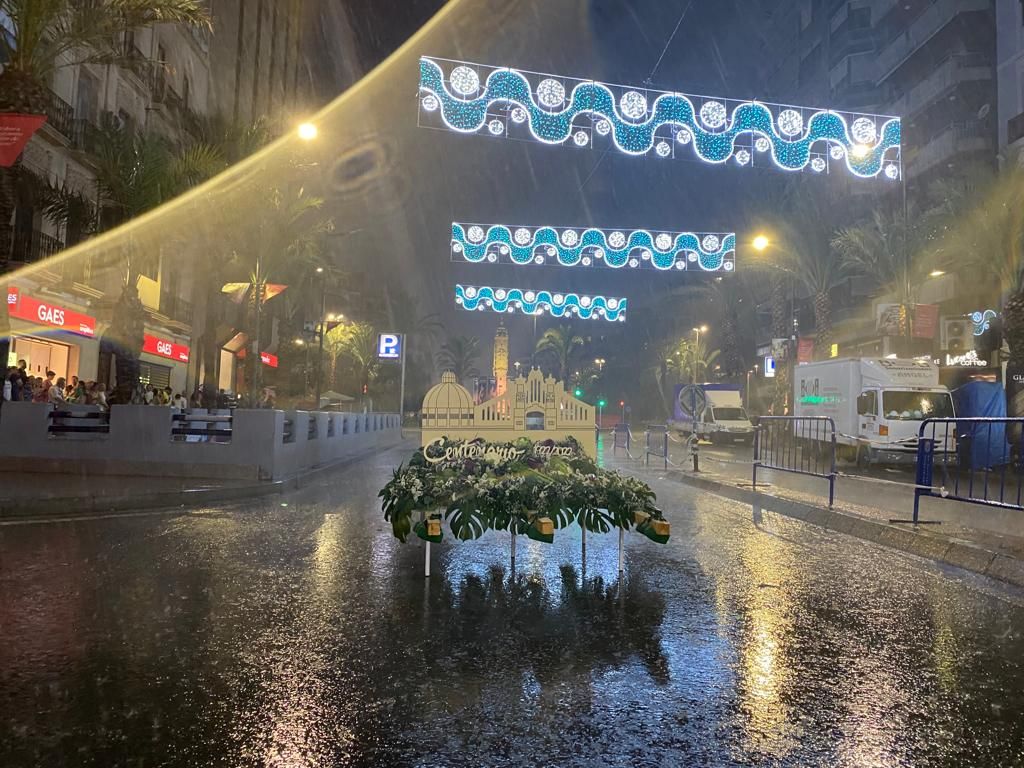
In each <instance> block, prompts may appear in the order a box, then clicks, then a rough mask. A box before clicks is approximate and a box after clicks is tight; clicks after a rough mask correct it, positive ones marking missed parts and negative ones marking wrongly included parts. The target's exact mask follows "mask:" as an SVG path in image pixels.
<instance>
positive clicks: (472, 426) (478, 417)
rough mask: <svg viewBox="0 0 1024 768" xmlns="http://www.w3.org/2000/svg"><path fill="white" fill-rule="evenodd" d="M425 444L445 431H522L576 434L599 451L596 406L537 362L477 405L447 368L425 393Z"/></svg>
mask: <svg viewBox="0 0 1024 768" xmlns="http://www.w3.org/2000/svg"><path fill="white" fill-rule="evenodd" d="M422 414H423V422H422V424H423V429H422V432H421V436H422V440H423V445H427V444H428V443H431V442H433V441H434V440H437V439H439V438H442V437H448V438H452V439H465V440H472V439H474V438H477V437H479V438H483V439H484V440H487V441H490V442H509V441H512V440H515V439H516V438H519V437H528V438H530V439H531V440H534V441H541V440H548V439H551V440H564V439H565V438H567V437H573V438H575V439H576V440H577V441H578V442H579V443H580V445H581V446H582V447H583V450H584V451H585V452H586V453H587V454H589V455H590V456H594V455H595V450H596V439H595V433H594V427H595V424H594V406H592V405H590V404H589V403H585V402H583V401H582V400H577V399H576V398H575V397H573V396H572V395H570V394H569V393H567V392H566V391H565V387H564V385H563V384H562V382H560V381H557V380H556V379H554V378H552V377H547V378H545V377H544V374H543V373H541V372H540V371H539V370H537V369H536V368H534V369H533V370H531V371H530V372H529V374H528V375H527V376H519V377H517V378H515V379H513V380H512V381H510V382H509V383H508V391H506V392H504V393H503V394H501V395H498V396H497V397H494V398H492V399H490V400H488V401H486V402H484V403H480V405H473V398H472V397H471V396H470V394H469V391H468V390H467V389H466V388H465V387H463V386H460V385H459V383H458V382H457V381H456V380H455V374H453V373H452V372H451V371H445V372H444V374H442V375H441V383H440V384H438V385H437V386H435V387H432V388H431V389H430V390H429V391H428V392H427V394H426V396H425V397H424V398H423V409H422Z"/></svg>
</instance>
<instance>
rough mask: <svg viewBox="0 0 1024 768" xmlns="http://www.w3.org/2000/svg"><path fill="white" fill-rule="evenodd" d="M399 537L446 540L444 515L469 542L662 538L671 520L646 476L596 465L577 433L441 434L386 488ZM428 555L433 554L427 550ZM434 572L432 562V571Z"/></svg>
mask: <svg viewBox="0 0 1024 768" xmlns="http://www.w3.org/2000/svg"><path fill="white" fill-rule="evenodd" d="M379 496H380V498H381V499H382V500H383V503H382V507H383V510H384V518H385V519H386V520H387V521H388V522H390V523H391V529H392V531H393V532H394V535H395V537H396V538H398V539H399V540H400V541H403V542H404V541H405V540H406V539H407V537H408V536H409V534H410V533H415V534H416V535H417V536H418V537H420V538H421V539H424V540H425V541H427V542H428V543H429V542H434V543H437V542H440V541H441V540H442V537H443V530H442V528H443V526H442V522H447V524H448V527H449V529H450V530H451V532H452V534H453V535H454V536H455V537H456V538H458V539H461V540H463V541H466V540H469V539H477V538H479V537H480V536H482V535H483V534H484V533H485V532H486V531H488V530H494V531H509V532H510V533H511V534H512V538H513V543H512V546H513V550H512V552H513V559H514V557H515V549H514V547H515V536H516V535H519V534H524V535H526V536H528V537H529V538H531V539H534V540H536V541H542V542H547V543H550V542H552V541H553V540H554V534H555V531H556V530H559V529H562V528H566V527H568V526H570V525H571V524H572V523H578V524H579V525H580V527H581V528H582V529H583V530H584V531H590V532H593V533H608V532H609V531H611V530H612V529H613V528H618V529H619V530H620V531H628V530H630V529H634V528H635V529H636V531H637V532H638V533H641V534H643V535H644V536H646V537H647V538H649V539H651V540H652V541H655V542H658V543H659V544H664V543H665V542H667V541H668V538H669V523H668V521H667V520H665V518H664V515H663V514H662V512H661V510H660V509H658V508H657V507H656V506H655V505H654V501H655V494H654V491H652V490H651V488H650V486H648V485H647V484H646V483H644V482H643V481H642V480H638V479H636V478H633V477H627V476H625V475H620V474H619V473H618V472H613V471H610V470H606V469H602V468H600V467H598V466H597V465H596V464H595V463H594V460H593V459H591V458H590V457H588V456H587V455H586V454H585V453H584V452H583V450H582V449H581V447H580V445H579V443H577V442H576V441H575V440H573V439H571V438H570V439H568V440H566V441H562V442H556V441H553V440H546V441H543V442H538V443H535V442H533V441H532V440H529V439H527V438H520V439H518V440H515V441H514V442H509V443H488V442H485V441H483V440H481V439H476V440H471V441H465V440H450V439H448V438H439V439H437V440H435V441H433V442H431V443H429V444H427V445H426V446H424V447H423V448H420V449H419V450H418V451H416V453H415V454H413V456H412V458H411V459H410V460H409V462H408V464H403V465H401V466H399V467H398V469H396V470H395V472H394V476H393V477H392V479H391V481H390V482H388V484H387V485H385V486H384V488H383V489H381V491H380V494H379ZM428 557H429V554H428ZM427 573H428V575H429V569H428V571H427Z"/></svg>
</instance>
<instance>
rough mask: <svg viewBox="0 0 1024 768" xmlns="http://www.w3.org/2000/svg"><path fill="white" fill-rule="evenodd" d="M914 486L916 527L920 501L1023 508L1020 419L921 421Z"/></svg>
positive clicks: (1023, 432) (1022, 421) (1023, 456)
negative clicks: (936, 499) (934, 499)
mask: <svg viewBox="0 0 1024 768" xmlns="http://www.w3.org/2000/svg"><path fill="white" fill-rule="evenodd" d="M937 476H938V477H937ZM936 480H938V481H939V482H940V483H941V488H942V490H941V491H936V490H935V482H936ZM915 482H916V484H917V487H916V488H915V489H914V518H913V522H915V523H918V522H921V520H920V514H919V513H920V506H921V497H922V496H930V497H932V498H945V499H953V500H954V501H963V502H967V503H969V504H982V505H985V506H989V507H1000V508H1003V509H1024V418H1005V417H999V418H988V417H978V418H963V419H958V418H949V419H925V420H924V421H923V422H921V427H920V428H919V429H918V432H917V476H916V478H915Z"/></svg>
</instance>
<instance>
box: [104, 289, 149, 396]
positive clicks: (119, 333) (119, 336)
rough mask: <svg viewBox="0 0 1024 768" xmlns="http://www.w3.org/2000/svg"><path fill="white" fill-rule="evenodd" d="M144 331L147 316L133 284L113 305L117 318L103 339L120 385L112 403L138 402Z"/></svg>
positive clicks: (114, 318) (124, 290) (116, 388)
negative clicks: (111, 354) (110, 352)
mask: <svg viewBox="0 0 1024 768" xmlns="http://www.w3.org/2000/svg"><path fill="white" fill-rule="evenodd" d="M145 327H146V314H145V311H144V310H143V308H142V302H141V301H139V292H138V289H137V288H136V286H135V284H134V282H133V281H129V283H128V285H126V286H125V287H124V288H123V289H122V291H121V296H120V298H119V299H118V300H117V304H115V305H114V317H113V319H112V320H111V322H110V327H109V328H108V329H107V332H106V334H104V339H103V341H104V344H103V346H104V347H105V348H107V349H109V350H111V351H112V352H113V354H114V370H115V376H116V378H117V382H116V384H115V387H114V391H113V394H112V396H111V398H110V401H111V402H112V403H122V404H125V403H131V402H133V401H134V400H135V399H136V394H137V392H138V389H139V353H140V352H141V350H142V344H143V341H144V339H143V336H144V335H145ZM108 359H109V358H108ZM101 360H102V356H101Z"/></svg>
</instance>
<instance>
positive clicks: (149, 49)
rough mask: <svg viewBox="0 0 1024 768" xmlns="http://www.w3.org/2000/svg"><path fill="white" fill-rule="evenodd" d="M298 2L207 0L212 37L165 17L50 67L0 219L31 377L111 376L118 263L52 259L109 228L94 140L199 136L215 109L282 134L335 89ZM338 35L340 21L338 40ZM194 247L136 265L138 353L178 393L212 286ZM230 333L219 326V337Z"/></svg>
mask: <svg viewBox="0 0 1024 768" xmlns="http://www.w3.org/2000/svg"><path fill="white" fill-rule="evenodd" d="M306 5H307V3H306V2H305V0H280V1H278V0H210V2H209V12H210V16H211V19H212V32H211V31H210V30H206V29H203V28H198V27H188V26H185V25H173V24H162V25H156V26H153V27H150V28H141V29H136V30H132V31H129V32H126V33H125V34H124V36H123V39H122V40H120V41H119V47H120V49H121V56H119V57H118V63H110V64H106V63H104V64H100V63H93V62H85V63H77V64H76V63H72V62H70V61H65V65H64V66H60V67H58V68H57V69H56V70H55V74H54V75H53V77H52V79H51V80H50V82H48V83H47V87H48V105H47V108H46V110H45V114H46V118H47V120H46V123H45V124H44V125H43V127H42V128H41V129H40V130H39V131H38V132H37V133H36V134H35V135H34V136H33V137H32V138H31V139H30V141H29V142H28V144H27V146H26V147H25V150H24V151H23V153H22V155H21V158H20V165H19V170H18V173H17V178H18V183H17V190H16V202H15V206H14V211H13V215H12V216H11V219H10V220H9V221H0V227H4V228H6V229H7V230H8V233H9V237H7V238H0V243H6V244H7V246H6V248H5V249H4V250H5V251H6V252H0V275H2V274H10V273H14V272H18V273H19V274H18V276H17V277H16V278H13V279H11V278H4V279H3V280H4V282H5V283H6V284H7V285H6V287H7V289H8V308H9V314H10V315H11V318H10V323H11V334H12V344H11V348H10V352H9V355H8V360H7V361H4V362H8V363H11V362H14V361H17V360H21V359H24V360H25V361H26V362H27V363H28V365H29V368H30V369H31V370H32V371H33V373H37V372H38V373H45V371H46V370H53V371H54V372H55V373H56V374H57V375H58V377H64V378H67V379H68V380H70V379H71V377H72V376H78V377H80V378H82V379H86V380H92V379H95V380H99V381H107V382H108V383H112V382H111V377H112V373H111V372H110V371H104V370H100V362H99V358H100V355H99V347H100V341H99V340H100V339H102V338H103V336H104V333H105V332H106V330H107V329H108V327H109V325H110V322H111V320H112V314H113V306H114V303H115V301H116V300H117V298H118V296H119V295H120V293H121V287H122V284H123V275H122V274H121V273H122V271H123V270H120V269H114V268H107V269H101V268H98V266H97V265H96V264H93V263H91V262H90V260H87V259H81V258H79V259H73V260H69V261H66V262H63V263H62V262H60V261H59V260H54V261H52V262H51V261H47V259H49V257H51V256H54V255H55V254H57V253H59V252H61V251H62V250H64V249H65V248H67V247H70V246H72V245H75V244H77V243H78V242H80V241H81V240H83V239H84V238H85V237H87V236H88V235H89V234H90V233H91V232H93V231H96V230H97V229H99V230H102V229H106V228H108V227H107V226H106V224H107V222H105V220H104V218H103V217H104V216H105V212H104V210H103V200H101V199H100V195H99V192H98V184H97V175H98V174H99V173H100V167H101V166H100V161H101V158H99V157H98V156H97V154H96V151H97V148H98V147H97V141H96V138H97V135H98V134H99V132H100V131H101V130H105V129H107V128H109V127H111V126H121V127H123V128H124V129H126V132H128V133H137V134H151V135H156V136H159V137H162V138H163V139H166V140H167V141H169V142H170V143H171V144H172V145H174V146H176V147H185V146H188V145H189V144H190V143H193V142H194V141H196V140H198V139H200V138H201V136H202V125H201V124H202V121H203V119H204V118H213V117H214V116H216V117H218V118H220V119H222V120H223V121H225V122H226V123H228V124H235V125H251V124H253V123H255V122H257V121H262V122H264V123H265V124H266V125H267V126H268V127H269V128H270V132H271V133H275V132H279V131H282V130H289V129H291V127H292V126H293V124H294V123H295V122H296V121H297V120H299V119H301V118H302V117H304V116H306V115H308V114H309V113H310V112H311V111H312V110H313V109H314V108H315V107H316V106H317V104H318V103H320V97H319V94H322V93H331V92H334V93H337V92H339V91H340V90H341V89H342V87H343V84H342V83H341V82H333V83H324V82H320V81H318V80H317V78H321V77H332V76H333V72H332V70H331V69H330V68H326V69H325V68H319V69H316V68H311V67H310V66H308V59H309V58H310V57H313V58H315V57H316V56H317V55H319V52H317V51H310V50H309V45H311V44H312V43H313V42H314V41H316V40H317V39H318V38H317V37H316V36H314V35H312V34H311V33H310V29H311V27H312V26H313V25H314V23H316V20H315V19H314V18H313V17H312V16H311V15H310V9H309V8H307V7H306ZM336 20H337V21H338V23H339V24H340V23H342V22H344V18H343V17H338V19H336ZM321 32H322V34H325V35H331V34H332V31H331V30H321ZM346 34H347V27H346V28H345V29H339V30H337V35H336V37H337V38H338V39H345V37H346ZM43 185H47V186H48V187H49V188H50V189H58V190H62V191H63V192H64V193H66V194H67V195H69V196H73V197H74V198H75V199H76V200H77V201H78V203H79V209H78V216H77V217H68V216H54V215H52V214H51V213H50V212H49V211H48V209H47V206H46V204H45V201H44V199H43V195H42V194H41V193H40V189H41V188H42V186H43ZM197 245H198V247H201V244H197V243H196V242H195V241H194V238H193V239H192V240H190V239H189V237H187V236H186V235H183V236H182V237H180V238H178V241H177V242H170V241H168V242H166V243H164V244H163V245H161V247H160V252H159V253H147V254H144V256H143V258H141V259H139V260H137V266H138V267H139V268H137V269H136V270H135V271H136V274H137V275H138V276H137V288H138V293H139V298H140V300H141V302H142V306H143V308H144V310H145V315H146V319H145V339H146V342H145V344H144V346H143V348H142V349H140V350H139V354H140V362H141V379H142V382H143V383H144V384H146V383H151V384H153V385H155V386H160V387H164V386H170V387H172V389H174V390H175V391H180V392H187V391H191V389H192V388H194V387H195V386H196V384H197V383H198V382H199V381H200V380H201V374H202V372H201V370H200V357H201V356H200V355H199V354H198V350H197V349H196V348H197V346H198V340H199V339H200V337H201V336H202V334H203V333H204V331H205V328H204V327H203V317H204V315H205V313H204V311H203V304H204V301H205V298H206V296H207V295H208V292H207V291H206V290H205V287H204V286H201V285H198V284H197V280H196V279H195V275H194V270H191V269H186V268H183V265H184V264H187V263H188V262H189V260H190V259H191V258H192V256H191V255H190V251H193V250H195V249H196V248H197ZM109 266H110V265H108V267H109ZM24 267H32V268H31V269H27V270H26V269H22V268H24ZM197 304H198V305H197ZM40 306H41V307H47V308H53V309H54V311H55V312H56V314H54V312H50V313H49V315H48V317H50V318H51V319H52V318H54V317H60V316H63V317H73V318H80V319H81V318H85V320H83V321H82V322H81V323H79V324H77V325H75V324H66V323H53V322H47V321H46V320H45V319H41V318H40V317H36V316H35V315H33V312H35V311H36V309H37V308H38V307H40ZM43 315H44V316H46V315H47V313H46V312H44V313H43ZM86 329H87V330H86ZM232 334H233V332H228V329H225V335H224V339H222V341H223V342H227V341H228V340H229V339H230V337H231V336H232ZM223 357H224V356H223V355H222V356H221V358H223ZM228 359H229V360H232V361H233V358H232V357H231V356H230V355H229V356H228ZM232 379H233V377H232V376H231V375H230V374H229V375H228V380H229V381H230V380H232ZM226 388H228V389H231V388H232V387H230V386H229V387H226Z"/></svg>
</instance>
